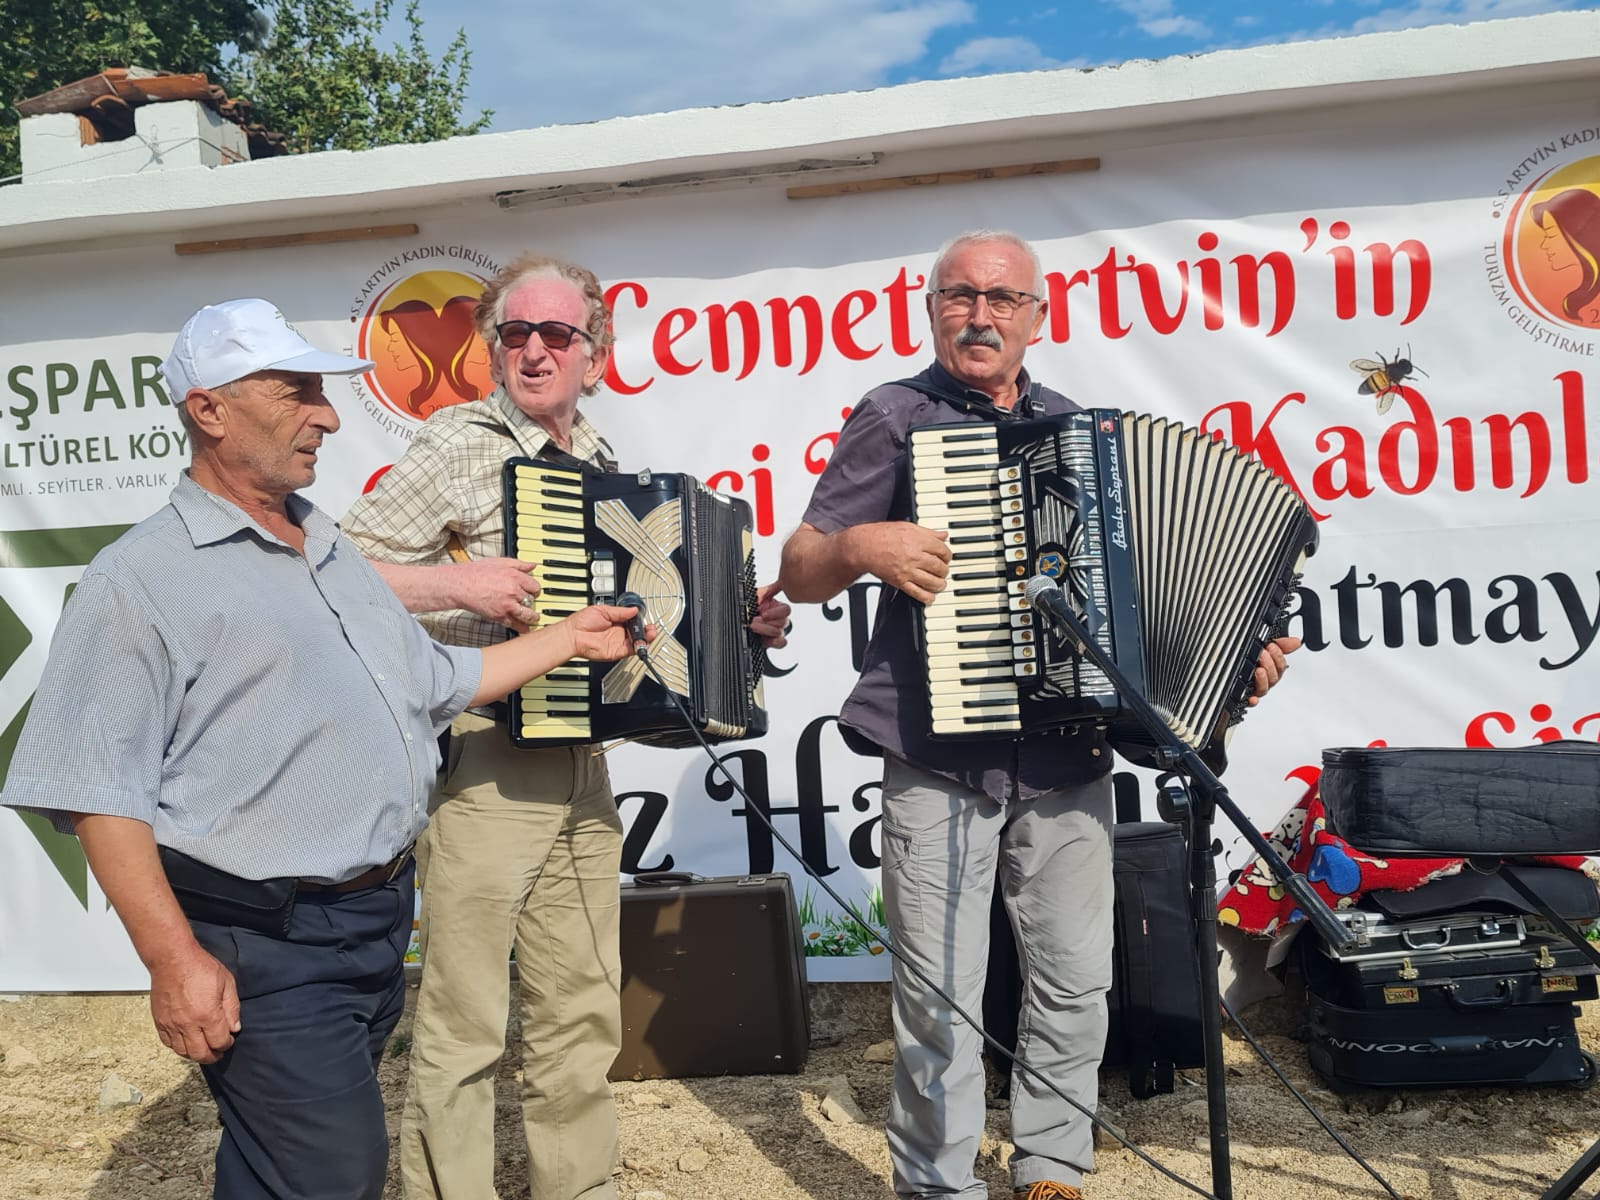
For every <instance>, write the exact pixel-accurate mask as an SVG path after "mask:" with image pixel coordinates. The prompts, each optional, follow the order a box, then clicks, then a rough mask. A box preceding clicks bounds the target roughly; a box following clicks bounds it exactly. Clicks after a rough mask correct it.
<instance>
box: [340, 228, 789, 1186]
mask: <svg viewBox="0 0 1600 1200" xmlns="http://www.w3.org/2000/svg"><path fill="white" fill-rule="evenodd" d="M473 319H474V322H475V323H476V326H477V330H478V334H479V336H481V337H482V338H483V340H484V341H485V342H486V343H487V344H488V346H489V354H490V372H491V375H492V377H493V379H494V381H495V383H496V385H497V387H496V389H495V391H494V392H493V393H492V394H491V395H489V396H488V397H486V398H484V399H482V400H478V401H472V402H469V403H466V404H459V405H454V406H451V407H448V408H444V409H441V410H439V411H438V412H436V413H434V414H433V415H432V416H430V417H429V418H428V420H427V421H425V422H424V423H423V424H422V426H421V428H420V429H418V430H417V433H416V436H415V437H414V438H413V439H412V442H411V446H410V448H409V449H408V450H407V451H406V453H405V456H404V457H403V458H402V459H401V460H400V461H399V462H398V463H396V464H395V465H394V466H393V467H392V468H391V469H390V470H389V471H388V472H386V473H385V474H384V476H383V477H382V479H381V480H380V481H379V482H378V484H377V486H376V487H375V488H374V489H373V491H372V492H370V493H369V494H368V495H366V496H364V497H362V498H361V499H360V500H358V501H357V502H356V504H355V505H354V506H353V507H352V508H351V510H350V512H349V513H348V514H347V515H346V517H345V520H344V530H345V532H346V534H347V535H348V536H350V537H351V539H352V540H353V541H355V543H356V544H357V545H358V546H359V547H360V548H361V550H362V553H364V554H366V555H367V556H368V557H369V559H371V560H372V561H373V565H374V566H376V567H377V569H378V571H379V572H380V573H381V574H382V575H383V576H384V578H385V579H386V580H387V581H388V582H389V584H390V586H391V587H393V588H394V589H395V591H396V593H397V594H398V595H399V597H400V599H401V601H402V602H403V603H404V604H405V606H406V607H407V608H408V609H410V610H411V611H412V612H416V613H419V614H422V616H421V619H422V621H423V624H424V625H425V626H426V627H427V628H428V630H429V631H430V632H431V633H432V634H433V635H434V636H435V637H436V638H437V639H438V640H440V641H442V642H447V643H452V644H456V645H487V644H492V643H494V642H497V641H500V640H502V639H503V638H504V637H505V636H506V630H507V628H509V629H511V630H514V631H515V630H521V629H524V628H526V627H527V625H528V622H529V620H530V618H531V610H530V606H531V604H532V600H533V597H535V596H536V595H538V593H539V581H538V579H537V578H536V575H535V573H534V572H535V571H536V567H535V566H534V565H533V564H528V563H523V562H519V561H517V560H515V559H510V558H504V557H501V554H502V549H503V544H504V543H503V536H504V528H505V520H504V514H503V504H504V495H503V491H502V485H501V467H502V465H503V464H504V462H505V460H506V459H508V458H511V457H513V456H517V455H521V456H525V457H529V458H545V459H552V460H555V461H558V462H564V463H566V464H567V465H577V464H584V465H587V466H590V467H594V468H599V469H601V470H614V469H615V464H614V462H613V459H612V456H611V449H610V447H609V446H608V445H607V444H606V442H605V440H604V439H603V438H601V436H600V434H599V433H598V431H597V430H596V429H595V428H594V426H593V425H591V424H590V423H589V422H588V420H586V419H585V417H584V416H583V414H582V413H580V412H579V411H578V401H579V399H580V397H582V396H587V395H592V394H593V393H594V392H595V391H596V389H597V386H598V384H599V382H600V380H601V378H602V376H603V375H604V374H605V368H606V362H607V360H608V357H609V355H610V348H611V342H612V333H611V314H610V312H609V311H608V310H607V308H606V304H605V298H604V295H603V293H602V291H601V287H600V282H599V280H598V279H596V277H595V275H594V274H593V272H591V271H589V270H587V269H585V268H583V267H580V266H577V265H576V264H573V263H569V262H564V261H562V260H560V259H557V258H551V257H546V256H542V255H524V256H522V257H520V258H518V259H517V260H516V261H515V262H513V263H511V264H510V265H509V266H508V267H506V268H505V269H504V270H503V271H501V272H500V273H499V274H498V275H497V276H495V278H494V279H492V280H491V281H490V282H489V283H488V284H487V286H486V287H485V288H484V291H483V295H482V297H481V298H480V300H479V302H478V305H477V307H476V309H475V310H474V312H473ZM453 545H454V546H455V547H456V548H457V549H456V553H457V554H458V555H463V556H464V557H465V559H466V561H457V562H452V561H450V557H451V553H450V552H451V548H452V546H453ZM774 590H775V589H774V588H767V589H764V590H763V592H762V594H761V611H760V614H759V616H758V617H757V619H756V621H754V622H753V623H752V625H751V628H752V629H753V630H755V631H756V632H757V633H758V634H761V635H762V636H763V637H766V638H767V639H768V640H769V642H770V643H771V644H772V645H774V646H776V645H781V644H782V640H783V633H784V626H785V623H786V621H787V619H788V615H789V608H788V606H787V605H786V604H783V603H781V602H780V601H778V600H777V599H776V598H775V596H774V594H773V593H774ZM505 719H506V712H505V706H504V704H496V705H493V706H490V707H488V708H480V709H477V710H471V711H468V712H466V713H464V714H462V716H460V717H458V718H457V719H456V721H455V723H454V724H453V725H452V726H451V736H450V738H449V743H448V752H447V754H446V756H445V765H444V770H443V772H442V774H441V776H440V780H439V785H438V787H437V789H436V791H435V793H434V796H433V799H432V801H431V808H432V818H431V822H430V824H429V827H428V830H427V833H426V834H425V835H424V837H423V838H422V840H421V841H420V842H419V843H418V847H417V864H418V879H419V882H420V883H421V886H422V952H423V964H424V969H423V975H422V987H421V992H420V994H419V996H418V999H417V1013H416V1021H415V1024H414V1026H413V1031H412V1046H411V1078H410V1083H409V1085H408V1089H407V1094H406V1107H405V1114H404V1117H403V1119H402V1125H401V1136H400V1163H401V1177H402V1181H403V1183H404V1186H405V1194H406V1196H407V1197H408V1200H422V1198H425V1197H438V1198H440V1200H482V1198H483V1197H486V1196H493V1195H495V1189H494V1167H495V1154H494V1082H495V1075H496V1068H497V1065H498V1063H499V1061H500V1058H501V1056H502V1054H503V1053H504V1050H505V1033H506V1018H507V1014H508V1005H509V1002H510V995H509V993H510V988H509V982H508V971H507V959H508V957H509V955H510V952H511V951H512V949H513V948H515V951H516V961H517V978H518V990H519V993H520V1000H521V1009H520V1011H521V1019H522V1085H521V1092H522V1117H523V1128H524V1132H525V1134H526V1138H527V1149H528V1176H529V1183H530V1186H531V1191H532V1194H533V1196H534V1197H536V1198H537V1200H579V1198H580V1197H581V1198H582V1200H611V1198H612V1197H614V1196H615V1195H616V1191H615V1185H614V1184H613V1182H612V1179H611V1172H612V1169H613V1167H614V1165H615V1162H616V1155H617V1117H616V1106H615V1103H614V1101H613V1099H612V1095H611V1086H610V1084H609V1083H608V1082H607V1079H606V1074H607V1072H608V1071H609V1070H610V1068H611V1064H612V1062H613V1061H614V1060H615V1058H616V1056H617V1051H618V1048H619V1046H620V1044H621V1027H622V1018H621V1009H620V1000H619V989H620V986H621V967H620V964H619V960H618V906H619V898H618V891H617V877H618V874H619V872H620V870H621V861H622V834H623V830H622V822H621V819H620V818H619V817H618V815H617V807H616V802H615V801H614V800H613V798H612V793H611V784H610V780H609V777H608V775H607V772H606V760H605V758H604V757H603V756H601V755H598V754H596V753H595V752H594V750H593V748H592V747H590V746H575V747H561V748H555V749H541V750H520V749H517V748H516V747H514V746H513V745H512V743H511V739H510V736H509V734H508V732H507V730H506V727H505Z"/></svg>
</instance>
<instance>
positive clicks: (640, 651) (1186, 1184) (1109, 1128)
mask: <svg viewBox="0 0 1600 1200" xmlns="http://www.w3.org/2000/svg"><path fill="white" fill-rule="evenodd" d="M633 653H634V654H635V655H636V656H637V657H638V658H639V659H640V661H642V662H643V663H644V666H645V670H646V671H648V672H649V674H650V677H651V678H652V679H654V680H655V681H656V682H657V683H658V684H660V685H661V689H662V690H663V691H664V692H666V694H667V697H668V698H669V699H670V700H671V701H672V703H673V705H674V707H676V708H677V710H678V713H679V715H680V716H682V717H683V723H684V725H685V727H687V728H688V730H689V732H690V733H692V734H694V736H695V740H696V741H698V742H699V743H700V746H701V748H702V749H703V750H704V751H705V752H706V754H707V755H708V756H709V757H710V759H711V761H712V762H713V763H715V764H716V766H717V768H718V769H719V770H720V771H721V772H722V776H723V778H724V779H726V780H727V781H728V783H729V784H730V785H731V786H732V787H733V789H734V790H735V791H736V792H738V793H739V795H740V796H741V797H743V798H744V801H745V804H746V805H747V806H748V808H747V811H748V812H753V813H755V814H756V816H757V817H759V818H760V820H761V823H762V824H763V825H765V826H766V827H767V831H768V832H769V833H771V834H772V836H773V838H774V839H775V840H776V841H777V843H778V844H779V845H780V846H782V847H783V848H784V849H785V850H786V851H788V853H789V856H790V857H791V858H793V859H794V860H795V862H797V863H799V864H800V866H801V868H802V869H803V870H804V871H805V873H806V875H807V876H809V877H810V878H811V879H812V880H813V881H815V882H816V884H817V886H819V887H820V888H822V890H823V891H824V892H826V893H827V894H828V896H829V898H830V899H832V900H833V902H834V903H835V904H837V905H838V906H839V908H840V909H841V910H843V911H844V912H845V913H846V914H848V916H849V917H850V919H851V920H852V921H854V922H855V923H856V924H857V925H858V926H859V927H860V928H861V929H862V930H863V931H864V932H866V933H867V934H869V935H871V937H872V938H873V939H874V940H876V941H877V942H879V943H880V944H881V945H882V946H883V948H884V949H885V950H887V951H888V952H889V953H890V955H892V956H893V957H894V958H895V959H897V960H898V961H899V962H900V964H901V965H902V966H904V967H905V968H906V970H908V971H910V972H911V973H912V974H913V975H915V976H916V977H917V978H918V979H919V980H921V982H922V983H923V984H924V985H925V986H926V987H927V988H928V989H929V990H930V991H932V992H933V994H934V995H936V996H938V997H939V999H941V1000H943V1001H944V1002H945V1003H946V1004H948V1005H949V1006H950V1008H951V1011H953V1012H954V1013H955V1014H956V1015H957V1016H959V1017H960V1018H961V1019H962V1020H964V1021H965V1022H966V1023H967V1024H968V1025H970V1026H971V1027H972V1028H973V1029H974V1030H976V1031H977V1033H978V1035H979V1036H980V1037H981V1038H983V1040H984V1043H985V1044H986V1045H988V1046H989V1047H991V1048H992V1049H994V1050H996V1051H998V1052H999V1053H1000V1054H1002V1055H1004V1056H1005V1057H1006V1058H1007V1059H1008V1060H1009V1061H1011V1062H1012V1063H1014V1064H1016V1067H1017V1069H1018V1070H1020V1071H1021V1072H1022V1073H1023V1074H1025V1075H1027V1076H1028V1077H1029V1078H1031V1079H1033V1080H1035V1081H1036V1082H1038V1083H1040V1084H1042V1085H1043V1086H1044V1087H1046V1088H1048V1089H1049V1090H1050V1091H1051V1092H1052V1093H1053V1094H1054V1095H1055V1096H1057V1097H1058V1098H1059V1099H1062V1100H1065V1101H1066V1102H1067V1103H1068V1104H1069V1105H1071V1106H1072V1107H1073V1108H1075V1109H1077V1111H1078V1112H1080V1113H1082V1114H1083V1115H1084V1116H1086V1117H1088V1118H1089V1120H1090V1121H1092V1122H1093V1123H1094V1125H1095V1127H1096V1128H1099V1129H1103V1130H1105V1131H1106V1133H1107V1134H1109V1135H1110V1136H1111V1137H1113V1138H1115V1139H1116V1140H1117V1141H1119V1142H1121V1143H1122V1145H1123V1146H1125V1147H1126V1148H1127V1149H1129V1150H1131V1151H1132V1152H1133V1153H1134V1155H1135V1156H1137V1157H1138V1158H1139V1159H1140V1160H1141V1161H1142V1162H1144V1163H1145V1164H1147V1165H1148V1166H1149V1167H1151V1168H1152V1169H1153V1170H1155V1171H1157V1172H1158V1173H1160V1174H1161V1175H1163V1176H1165V1177H1166V1178H1167V1179H1170V1180H1171V1181H1172V1182H1173V1183H1176V1184H1178V1185H1179V1186H1180V1187H1183V1188H1187V1189H1188V1190H1189V1191H1191V1192H1193V1193H1194V1194H1195V1195H1197V1196H1203V1197H1205V1200H1218V1197H1217V1196H1216V1195H1214V1194H1213V1193H1211V1192H1208V1191H1207V1190H1206V1189H1205V1188H1203V1187H1201V1186H1200V1185H1199V1184H1197V1183H1191V1182H1190V1181H1189V1180H1187V1179H1185V1178H1183V1176H1181V1175H1179V1174H1177V1172H1175V1171H1173V1170H1171V1169H1170V1168H1169V1167H1166V1166H1164V1165H1162V1164H1161V1163H1159V1162H1157V1161H1156V1160H1155V1159H1154V1158H1152V1157H1151V1156H1150V1155H1149V1154H1147V1153H1146V1152H1145V1151H1143V1150H1141V1149H1140V1148H1139V1147H1138V1146H1135V1145H1134V1144H1133V1143H1132V1142H1130V1141H1129V1140H1128V1139H1127V1138H1126V1137H1124V1136H1123V1135H1122V1133H1121V1131H1120V1130H1118V1129H1117V1128H1116V1127H1115V1126H1113V1125H1112V1124H1111V1123H1110V1122H1108V1121H1105V1120H1103V1119H1102V1118H1101V1117H1100V1116H1099V1115H1098V1114H1096V1113H1094V1112H1092V1111H1091V1110H1089V1109H1087V1108H1085V1107H1084V1106H1083V1105H1082V1104H1079V1103H1078V1102H1077V1101H1076V1100H1074V1099H1073V1098H1072V1097H1071V1096H1069V1095H1067V1094H1066V1092H1064V1091H1062V1090H1061V1089H1060V1088H1059V1087H1057V1086H1056V1084H1055V1083H1054V1082H1053V1081H1052V1080H1050V1079H1048V1078H1047V1077H1046V1076H1045V1075H1044V1074H1043V1073H1042V1072H1040V1071H1038V1070H1036V1069H1035V1068H1034V1067H1032V1066H1030V1065H1028V1063H1027V1062H1026V1061H1025V1060H1023V1059H1022V1058H1020V1057H1018V1056H1017V1055H1016V1054H1014V1053H1012V1052H1011V1051H1010V1050H1008V1049H1006V1047H1005V1046H1003V1045H1001V1044H1000V1042H999V1041H997V1040H996V1039H995V1038H994V1037H992V1036H991V1035H990V1034H989V1032H988V1030H986V1029H984V1027H983V1025H982V1023H981V1022H979V1021H975V1020H974V1019H973V1018H972V1015H971V1014H970V1013H968V1012H967V1011H966V1009H964V1008H962V1007H961V1006H960V1005H959V1004H957V1003H956V1002H955V1000H954V998H952V997H951V996H950V994H949V993H948V992H946V991H945V990H944V989H943V988H941V987H940V986H939V985H938V984H936V983H934V982H933V980H931V979H929V978H928V977H927V976H926V975H925V974H923V972H922V971H921V969H920V968H918V967H917V965H916V964H915V963H913V962H912V961H911V960H910V959H908V958H907V957H906V956H905V955H904V954H902V953H901V952H900V948H899V947H898V946H895V945H894V944H892V943H891V942H890V941H889V939H888V938H887V937H885V936H884V933H883V931H882V930H880V929H875V928H874V927H873V926H871V925H870V924H868V923H867V921H866V919H865V918H864V917H862V916H861V914H860V913H858V912H857V911H856V909H855V907H854V906H853V905H851V904H850V903H849V902H848V901H846V900H845V898H844V897H843V896H841V895H839V893H838V892H836V891H834V889H833V888H832V887H831V886H830V885H829V883H828V882H827V880H825V879H823V878H822V877H821V876H820V875H818V874H817V873H816V872H815V871H814V870H813V869H812V867H811V864H810V863H808V862H806V860H805V859H804V858H803V857H801V854H800V851H799V850H797V849H796V848H795V847H794V846H793V845H792V844H791V843H790V842H789V840H788V839H787V838H786V837H784V836H783V834H781V833H779V832H778V829H777V827H776V826H775V825H773V823H772V821H771V820H770V819H769V818H768V816H767V814H766V813H765V812H763V811H762V810H761V806H760V805H758V804H757V803H756V802H755V801H754V800H752V799H751V798H750V793H749V792H747V791H745V790H744V785H743V784H741V783H740V782H739V781H738V780H737V779H735V778H734V777H733V772H732V771H730V770H729V769H728V766H727V764H726V763H724V762H723V761H722V759H721V758H720V757H719V756H718V754H717V752H716V751H715V750H714V749H713V748H712V746H711V743H710V742H708V741H707V740H706V738H705V735H704V734H702V733H701V732H700V727H699V726H698V725H696V724H695V721H694V718H693V717H692V716H690V715H689V710H688V709H686V708H684V706H683V701H681V700H680V699H679V698H678V694H677V693H676V692H674V691H673V690H672V688H671V687H670V686H668V684H667V681H666V680H665V679H663V678H662V677H661V673H660V672H659V671H657V670H656V667H655V664H654V663H653V662H651V660H650V653H649V650H648V649H647V648H646V646H645V644H644V643H643V642H640V643H639V644H638V645H636V646H635V647H634V650H633ZM1397 1200H1398V1198H1397Z"/></svg>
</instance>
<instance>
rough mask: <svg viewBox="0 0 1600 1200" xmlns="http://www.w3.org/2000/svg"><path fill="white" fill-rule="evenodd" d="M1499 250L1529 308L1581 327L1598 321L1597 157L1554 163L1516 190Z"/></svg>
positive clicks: (1599, 236)
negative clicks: (1567, 162)
mask: <svg viewBox="0 0 1600 1200" xmlns="http://www.w3.org/2000/svg"><path fill="white" fill-rule="evenodd" d="M1501 256H1502V259H1503V261H1504V263H1505V265H1506V273H1507V275H1508V276H1509V277H1510V279H1511V283H1512V286H1513V287H1515V288H1516V291H1517V295H1519V296H1520V297H1521V298H1522V300H1523V302H1524V303H1525V304H1527V305H1528V307H1529V308H1530V309H1533V310H1534V311H1535V312H1537V313H1538V314H1539V315H1541V316H1543V317H1544V318H1545V319H1546V320H1549V321H1555V322H1560V323H1562V324H1565V325H1573V326H1577V327H1578V328H1580V329H1585V330H1593V329H1595V328H1597V327H1600V157H1594V158H1585V159H1580V160H1579V161H1578V162H1575V163H1570V164H1568V165H1566V166H1562V167H1557V168H1555V169H1553V170H1551V171H1549V172H1547V173H1546V174H1544V175H1542V176H1541V177H1540V178H1539V179H1537V180H1535V181H1534V183H1533V184H1532V185H1531V186H1530V187H1528V188H1527V189H1526V190H1525V191H1524V192H1523V193H1522V194H1521V195H1520V196H1518V197H1517V200H1516V203H1514V204H1513V205H1512V206H1511V211H1510V212H1509V213H1507V215H1506V223H1505V237H1504V242H1503V244H1502V246H1501Z"/></svg>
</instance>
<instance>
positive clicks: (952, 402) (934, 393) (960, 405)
mask: <svg viewBox="0 0 1600 1200" xmlns="http://www.w3.org/2000/svg"><path fill="white" fill-rule="evenodd" d="M895 383H896V384H898V385H899V386H900V387H907V388H910V389H911V390H912V391H914V392H921V393H922V394H923V395H924V396H929V397H932V398H933V399H935V400H938V401H941V402H942V403H945V404H948V405H949V406H950V407H951V408H953V409H955V410H956V411H957V412H962V413H968V414H974V413H975V414H976V415H978V416H980V417H982V418H983V419H984V420H986V421H1014V420H1019V419H1022V418H1024V417H1042V416H1044V415H1045V414H1044V397H1043V396H1042V395H1041V393H1042V391H1043V390H1044V389H1043V387H1042V385H1040V384H1039V383H1037V382H1034V383H1030V384H1028V395H1027V402H1026V406H1024V405H1022V404H1017V405H1014V406H1013V407H1011V408H1001V407H1000V406H999V405H998V404H995V403H993V402H992V401H989V400H980V399H978V398H977V397H976V396H974V395H973V394H972V393H970V392H969V393H967V394H966V395H965V396H956V395H953V394H951V393H950V392H947V391H945V390H944V389H943V388H937V387H934V386H933V384H931V383H929V382H928V381H927V380H926V379H897V380H895ZM1018 398H1019V399H1021V397H1018Z"/></svg>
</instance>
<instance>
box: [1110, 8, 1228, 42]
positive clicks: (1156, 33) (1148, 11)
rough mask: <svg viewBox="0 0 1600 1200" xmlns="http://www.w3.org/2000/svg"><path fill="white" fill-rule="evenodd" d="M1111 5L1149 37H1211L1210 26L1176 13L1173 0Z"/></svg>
mask: <svg viewBox="0 0 1600 1200" xmlns="http://www.w3.org/2000/svg"><path fill="white" fill-rule="evenodd" d="M1111 4H1112V5H1113V6H1114V7H1116V8H1118V9H1120V10H1122V11H1123V12H1125V13H1127V14H1128V15H1129V16H1130V17H1132V18H1133V20H1134V23H1135V24H1136V25H1138V27H1139V31H1140V32H1141V33H1144V34H1147V35H1148V36H1150V37H1158V38H1165V37H1188V38H1208V37H1210V36H1211V28H1210V26H1208V25H1207V24H1206V23H1205V22H1204V21H1200V20H1196V19H1195V18H1194V17H1186V16H1184V15H1183V14H1182V13H1180V12H1177V11H1176V6H1175V5H1174V3H1173V0H1111Z"/></svg>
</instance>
